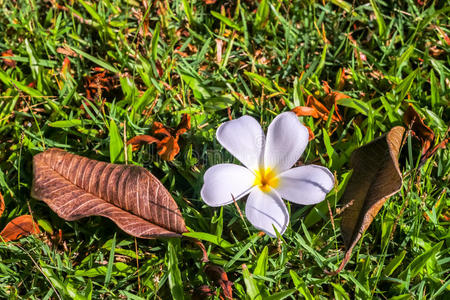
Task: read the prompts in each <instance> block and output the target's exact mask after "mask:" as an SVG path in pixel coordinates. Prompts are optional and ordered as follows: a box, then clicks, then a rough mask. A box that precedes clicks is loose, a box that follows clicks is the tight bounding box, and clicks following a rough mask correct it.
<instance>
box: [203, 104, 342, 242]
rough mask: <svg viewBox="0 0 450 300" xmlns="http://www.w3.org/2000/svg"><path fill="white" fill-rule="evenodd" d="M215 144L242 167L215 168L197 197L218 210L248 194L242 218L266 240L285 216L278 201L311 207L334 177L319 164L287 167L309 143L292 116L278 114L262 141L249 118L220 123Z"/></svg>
mask: <svg viewBox="0 0 450 300" xmlns="http://www.w3.org/2000/svg"><path fill="white" fill-rule="evenodd" d="M216 136H217V140H218V141H219V142H220V144H222V146H223V147H225V149H227V150H228V151H229V152H230V153H231V154H232V155H233V156H234V157H236V158H237V159H238V160H239V161H240V162H241V163H242V164H244V166H245V167H243V166H239V165H235V164H219V165H215V166H213V167H211V168H209V169H208V170H207V171H206V173H205V175H204V184H203V187H202V190H201V197H202V198H203V200H204V201H205V202H206V204H208V205H209V206H214V207H217V206H223V205H226V204H230V203H232V202H233V201H234V200H238V199H240V198H242V197H244V196H246V195H248V194H249V196H248V199H247V204H246V206H245V214H246V216H247V219H248V220H249V221H250V223H252V224H253V226H255V227H256V228H258V229H259V230H263V231H265V232H266V233H267V234H268V235H269V236H271V237H275V236H276V233H275V230H274V228H273V227H275V228H276V229H277V231H278V232H279V233H280V234H283V233H284V231H285V230H286V228H287V225H288V223H289V214H288V210H287V208H286V205H285V204H284V202H283V200H282V198H283V199H286V200H288V201H291V202H293V203H297V204H303V205H309V204H316V203H318V202H321V201H322V200H324V199H325V195H326V194H327V193H328V192H329V191H330V190H331V189H332V188H333V185H334V177H333V174H331V172H330V171H329V170H328V169H327V168H325V167H321V166H316V165H307V166H301V167H296V168H292V169H291V167H292V166H293V165H294V164H295V162H297V160H298V159H299V158H300V156H301V155H302V153H303V151H304V150H305V148H306V145H307V144H308V137H309V133H308V129H307V128H306V127H305V126H304V125H303V124H301V123H300V121H299V120H298V118H297V116H296V115H295V114H294V113H293V112H285V113H282V114H280V115H278V116H277V117H276V118H275V119H274V120H273V121H272V123H271V124H270V125H269V129H268V131H267V138H266V137H265V136H264V132H263V130H262V128H261V126H260V125H259V123H258V122H257V121H256V120H255V119H254V118H252V117H250V116H243V117H241V118H239V119H236V120H232V121H228V122H225V123H223V124H222V125H221V126H220V127H219V129H217V133H216Z"/></svg>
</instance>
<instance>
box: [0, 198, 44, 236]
mask: <svg viewBox="0 0 450 300" xmlns="http://www.w3.org/2000/svg"><path fill="white" fill-rule="evenodd" d="M4 211H5V201H4V199H3V195H2V194H1V193H0V216H1V215H2V214H3V212H4ZM39 232H40V231H39V227H38V225H37V224H36V222H34V221H33V217H32V216H30V215H23V216H20V217H17V218H15V219H13V220H12V221H11V222H9V223H8V224H6V226H5V228H3V230H2V232H0V241H4V242H9V241H14V240H17V239H19V238H21V237H23V236H26V235H29V234H34V233H39Z"/></svg>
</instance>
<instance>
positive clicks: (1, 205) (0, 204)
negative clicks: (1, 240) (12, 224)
mask: <svg viewBox="0 0 450 300" xmlns="http://www.w3.org/2000/svg"><path fill="white" fill-rule="evenodd" d="M4 211H5V200H4V199H3V195H2V193H0V217H1V216H2V215H3V212H4Z"/></svg>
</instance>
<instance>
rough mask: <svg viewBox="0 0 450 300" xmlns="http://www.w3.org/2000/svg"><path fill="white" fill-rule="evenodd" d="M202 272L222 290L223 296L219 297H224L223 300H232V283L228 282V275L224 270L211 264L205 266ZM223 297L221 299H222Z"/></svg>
mask: <svg viewBox="0 0 450 300" xmlns="http://www.w3.org/2000/svg"><path fill="white" fill-rule="evenodd" d="M204 270H205V273H206V276H208V278H209V279H210V280H211V281H213V282H214V283H215V284H217V285H218V286H220V287H221V288H222V293H223V295H221V296H223V297H225V299H233V289H232V286H233V283H232V282H231V281H229V280H228V275H227V273H226V272H225V270H224V269H223V268H222V267H220V266H217V265H213V264H207V265H206V266H205V269H204ZM223 297H221V298H222V299H223Z"/></svg>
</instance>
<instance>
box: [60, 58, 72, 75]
mask: <svg viewBox="0 0 450 300" xmlns="http://www.w3.org/2000/svg"><path fill="white" fill-rule="evenodd" d="M68 72H70V60H69V58H68V57H66V58H64V61H63V64H62V67H61V76H62V77H63V78H64V79H66V74H67V73H68Z"/></svg>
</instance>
